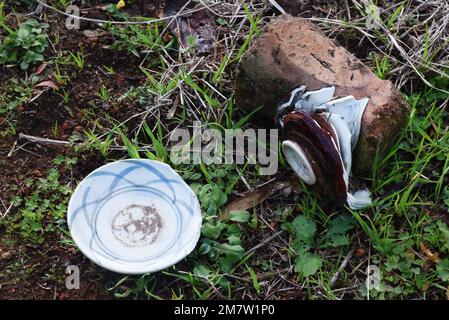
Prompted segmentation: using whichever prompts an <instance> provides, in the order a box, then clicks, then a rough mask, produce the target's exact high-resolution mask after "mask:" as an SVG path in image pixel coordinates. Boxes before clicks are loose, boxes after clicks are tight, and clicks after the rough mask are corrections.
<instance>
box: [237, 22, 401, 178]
mask: <svg viewBox="0 0 449 320" xmlns="http://www.w3.org/2000/svg"><path fill="white" fill-rule="evenodd" d="M297 85H306V86H307V89H308V90H316V89H319V88H322V87H324V86H328V85H334V86H335V87H336V92H335V96H347V95H353V96H354V97H355V98H357V99H361V98H365V97H368V98H370V102H369V104H368V106H367V108H366V111H365V113H364V115H363V119H362V129H361V134H360V138H359V142H358V145H357V148H356V151H355V154H354V162H353V164H354V166H353V168H354V171H355V173H356V174H360V175H365V176H366V175H369V173H370V171H371V168H372V165H373V161H374V159H375V155H376V153H377V150H378V148H379V151H380V155H381V156H382V155H383V154H385V152H386V151H387V150H388V147H389V146H390V145H391V143H392V142H394V138H395V137H396V135H397V134H398V133H399V132H400V130H401V128H402V126H403V125H404V123H405V120H406V117H407V111H408V105H407V104H406V103H405V102H404V101H403V99H402V98H401V96H400V94H399V92H398V91H397V90H396V89H395V88H394V86H393V84H392V83H391V82H390V81H385V80H381V79H379V78H378V77H377V76H376V75H375V74H374V73H373V72H372V71H371V70H370V69H369V68H368V67H367V66H365V65H364V64H363V63H362V62H361V61H360V60H359V59H357V58H356V57H355V56H354V55H352V54H351V53H349V52H348V51H347V50H346V49H345V48H343V47H341V46H338V45H337V44H335V43H334V42H333V41H332V40H331V39H329V38H328V37H326V36H325V35H324V33H323V32H322V31H321V30H320V29H319V28H318V27H317V26H315V25H314V24H312V23H309V22H307V21H304V20H301V19H299V18H294V17H291V16H280V17H278V18H276V19H275V20H274V21H273V22H272V23H270V24H269V25H268V26H267V27H266V29H265V30H264V31H263V33H262V35H261V36H260V37H259V38H258V39H257V40H256V41H255V42H254V43H253V45H252V47H251V48H250V49H249V50H248V52H247V53H246V54H245V56H244V57H243V59H242V62H241V64H240V67H239V72H238V74H237V79H236V103H237V106H238V107H240V108H242V109H246V110H247V111H251V110H254V109H255V108H257V107H259V106H261V107H262V109H261V111H260V115H261V117H264V118H266V119H268V120H270V121H272V120H274V115H275V108H276V105H277V104H278V102H279V101H280V100H281V99H282V98H283V97H285V96H286V95H287V94H289V93H290V91H291V90H292V89H293V88H294V87H295V86H297Z"/></svg>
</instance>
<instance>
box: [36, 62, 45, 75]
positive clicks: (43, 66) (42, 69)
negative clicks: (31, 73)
mask: <svg viewBox="0 0 449 320" xmlns="http://www.w3.org/2000/svg"><path fill="white" fill-rule="evenodd" d="M46 67H47V62H43V63H42V64H41V65H40V66H39V67H38V68H37V69H36V72H35V74H36V76H38V75H40V74H41V73H42V72H43V71H44V70H45V68H46Z"/></svg>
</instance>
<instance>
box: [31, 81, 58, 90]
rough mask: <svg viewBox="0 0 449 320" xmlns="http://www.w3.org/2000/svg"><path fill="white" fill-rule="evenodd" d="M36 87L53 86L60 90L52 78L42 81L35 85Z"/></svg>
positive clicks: (52, 87)
mask: <svg viewBox="0 0 449 320" xmlns="http://www.w3.org/2000/svg"><path fill="white" fill-rule="evenodd" d="M34 87H35V88H51V89H54V90H58V86H57V85H56V84H55V83H54V82H53V81H51V80H47V81H42V82H40V83H38V84H36V85H34Z"/></svg>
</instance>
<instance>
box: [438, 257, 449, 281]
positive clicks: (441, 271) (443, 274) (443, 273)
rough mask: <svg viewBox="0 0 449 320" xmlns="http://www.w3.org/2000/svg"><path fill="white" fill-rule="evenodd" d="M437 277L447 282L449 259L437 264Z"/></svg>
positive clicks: (448, 277)
mask: <svg viewBox="0 0 449 320" xmlns="http://www.w3.org/2000/svg"><path fill="white" fill-rule="evenodd" d="M437 275H438V277H439V278H440V279H441V280H442V281H448V280H449V259H444V260H440V262H438V264H437Z"/></svg>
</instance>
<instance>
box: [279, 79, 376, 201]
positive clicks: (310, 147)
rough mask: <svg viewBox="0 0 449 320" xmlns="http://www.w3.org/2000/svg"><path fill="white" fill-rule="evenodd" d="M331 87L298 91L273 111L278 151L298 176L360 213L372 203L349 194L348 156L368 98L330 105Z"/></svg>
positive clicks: (359, 194) (362, 196)
mask: <svg viewBox="0 0 449 320" xmlns="http://www.w3.org/2000/svg"><path fill="white" fill-rule="evenodd" d="M334 93H335V87H333V86H331V87H325V88H322V89H320V90H315V91H306V87H305V86H301V87H299V88H296V89H295V90H293V91H292V93H291V94H290V95H289V96H288V97H287V98H286V99H284V100H283V101H282V102H281V103H280V104H279V105H278V107H277V113H276V119H275V120H276V122H277V123H278V124H279V126H280V127H281V128H282V129H283V133H284V141H283V142H282V150H283V153H284V155H285V158H286V160H287V162H288V163H289V165H290V166H291V167H292V169H293V170H294V171H295V173H296V174H297V175H298V177H299V178H300V179H301V180H303V181H304V182H305V183H307V184H309V185H313V186H315V189H316V190H317V192H318V193H320V194H321V195H322V196H324V197H326V198H327V199H332V200H333V201H334V202H335V203H336V204H337V205H344V204H346V203H347V204H348V205H349V207H350V208H351V209H360V208H363V207H366V206H369V205H370V204H371V197H370V193H369V191H368V190H362V191H358V192H355V193H350V192H349V175H350V172H351V168H352V151H353V150H354V148H355V146H356V145H357V142H358V138H359V134H360V128H361V124H362V116H363V113H364V111H365V109H366V106H367V104H368V102H369V99H367V98H364V99H361V100H357V99H355V98H354V97H353V96H347V97H343V98H339V99H335V100H332V98H333V96H334Z"/></svg>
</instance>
